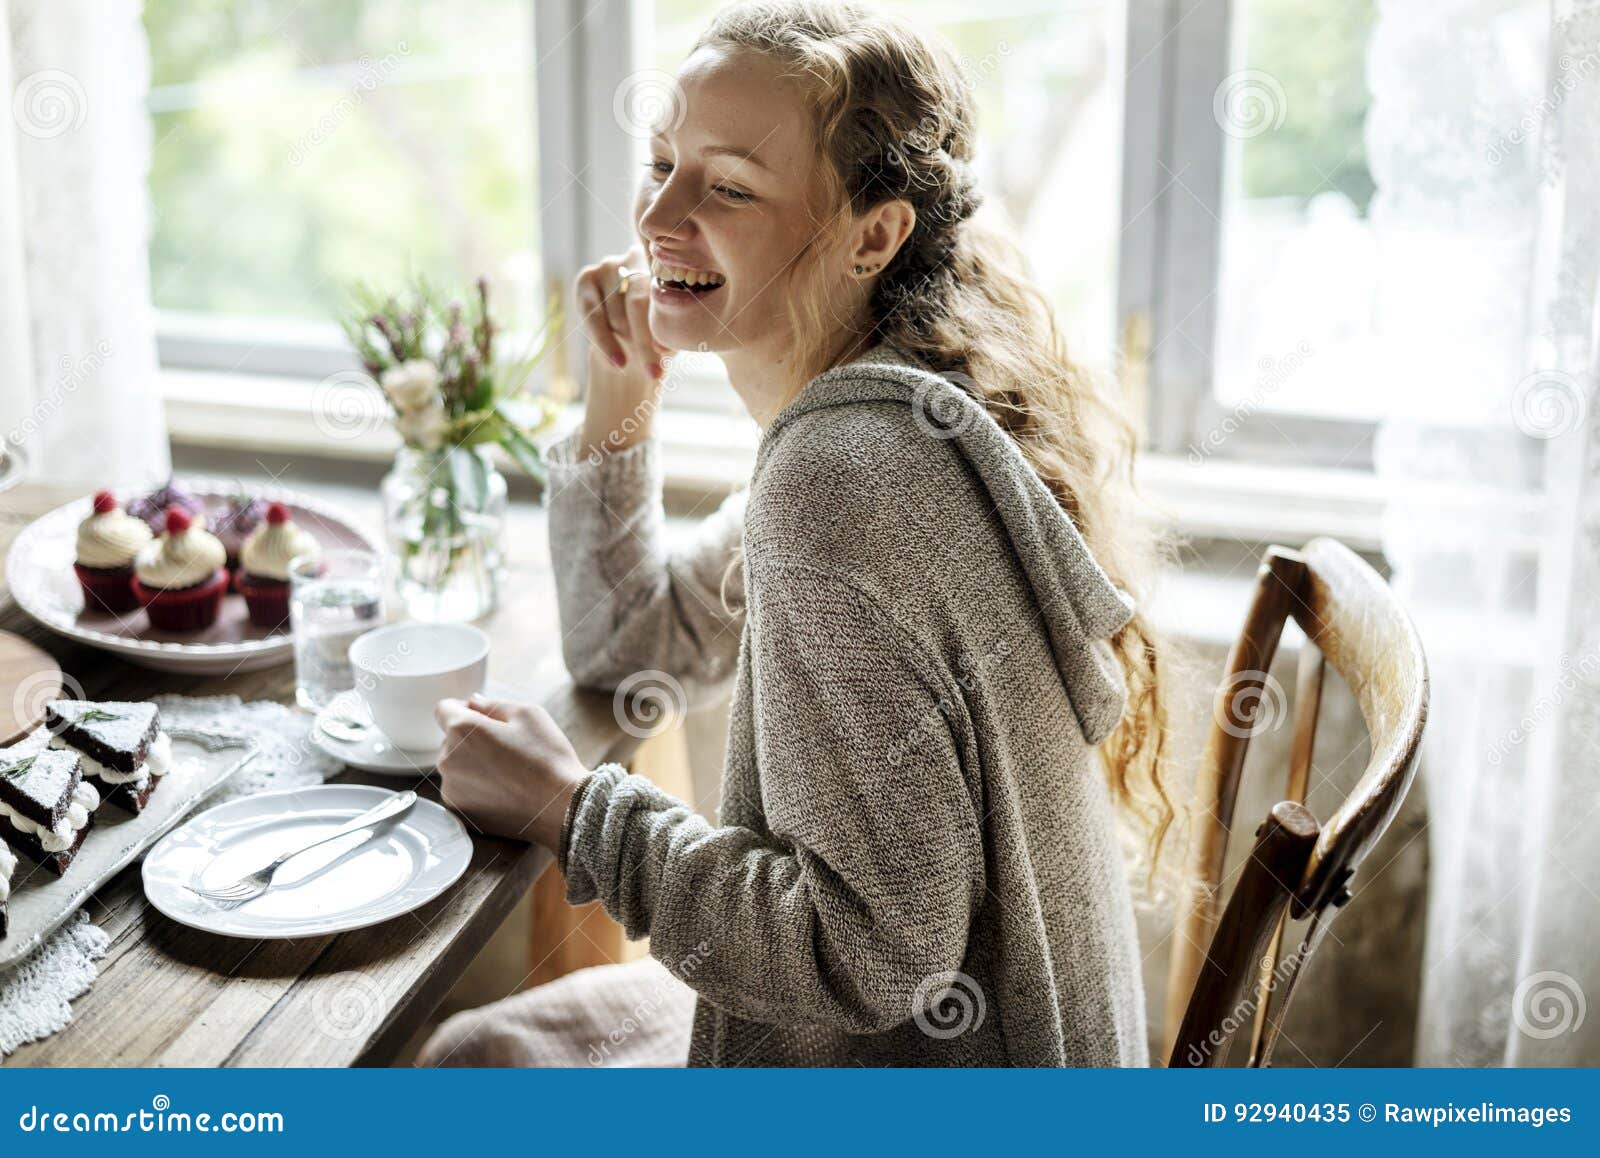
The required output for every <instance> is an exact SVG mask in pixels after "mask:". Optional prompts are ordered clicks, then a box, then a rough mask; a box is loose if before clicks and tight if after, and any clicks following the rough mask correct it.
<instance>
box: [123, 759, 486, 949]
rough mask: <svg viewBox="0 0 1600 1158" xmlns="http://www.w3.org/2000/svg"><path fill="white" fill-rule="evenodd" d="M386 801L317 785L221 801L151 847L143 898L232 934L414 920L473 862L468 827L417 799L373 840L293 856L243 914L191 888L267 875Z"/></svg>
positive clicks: (346, 787)
mask: <svg viewBox="0 0 1600 1158" xmlns="http://www.w3.org/2000/svg"><path fill="white" fill-rule="evenodd" d="M390 795H392V793H391V792H390V791H389V790H388V789H385V788H376V787H373V786H371V785H367V784H319V785H316V786H315V787H311V788H293V789H290V790H288V791H286V792H267V793H263V794H261V795H259V796H247V797H244V798H243V799H240V800H232V801H229V802H228V803H227V804H219V805H218V806H217V807H215V808H213V809H211V810H210V811H209V812H203V813H201V814H200V815H199V816H196V817H194V818H193V819H192V820H190V821H188V822H187V823H185V824H183V825H181V826H180V827H178V828H176V829H174V830H173V831H172V832H170V833H169V834H167V836H165V837H164V838H163V839H162V840H161V841H160V842H159V843H158V844H157V845H156V846H155V847H154V848H153V849H151V850H150V854H149V855H148V856H147V857H146V858H145V861H144V892H145V896H146V897H148V898H149V899H150V903H151V904H152V905H154V906H155V907H156V908H157V909H159V910H160V911H161V912H162V913H165V914H166V915H167V916H169V917H171V918H172V919H173V920H174V921H177V922H178V923H179V924H182V925H188V926H189V927H190V928H194V929H203V930H205V931H206V932H209V933H221V934H223V935H224V936H229V937H257V938H283V937H320V936H324V935H327V934H329V933H342V932H346V931H348V930H350V929H364V928H366V927H367V926H369V925H376V924H379V923H380V922H383V921H387V920H390V919H391V918H394V917H398V916H400V915H401V914H402V913H409V912H410V911H411V910H413V909H416V908H420V907H421V906H423V905H425V904H427V903H428V902H429V901H431V900H433V899H434V898H435V897H437V896H438V895H439V894H440V893H442V892H444V891H445V890H446V889H447V888H449V887H450V886H451V885H453V884H454V883H455V882H456V881H457V880H459V879H460V877H461V874H462V873H464V872H465V871H466V868H467V864H468V862H470V861H471V860H472V839H471V838H470V837H469V836H468V835H467V830H466V828H465V827H463V826H462V824H461V821H460V820H458V819H457V818H456V817H455V815H454V814H453V813H451V812H449V811H447V810H446V809H444V808H442V807H440V806H439V805H437V804H435V803H434V802H433V801H431V800H419V801H417V803H416V805H415V806H414V807H413V808H412V809H411V811H410V812H408V813H406V815H405V816H404V818H402V819H401V820H400V821H398V822H396V823H393V824H391V825H390V826H389V827H388V828H383V829H380V830H379V831H378V833H377V834H376V835H367V834H361V833H356V834H352V835H351V836H348V837H346V838H344V839H343V840H338V841H334V842H332V843H331V844H327V845H324V846H323V847H321V848H318V849H313V850H311V851H310V852H308V853H306V854H305V855H304V856H300V857H296V858H295V859H293V860H291V861H289V862H288V863H287V864H285V865H284V866H283V868H282V869H280V870H279V871H278V875H277V878H276V883H275V885H274V887H273V888H272V889H271V891H269V892H267V893H264V894H262V895H261V896H259V897H257V898H255V899H254V900H251V901H246V902H245V903H244V904H242V905H239V906H237V907H235V908H222V907H220V906H218V905H216V904H214V903H213V902H211V901H208V900H205V899H204V898H203V897H201V896H200V895H199V894H197V893H195V892H193V891H192V890H191V889H190V888H189V886H190V885H191V884H193V883H196V882H199V883H203V884H205V885H208V886H212V887H215V886H216V885H219V884H222V883H225V882H226V881H229V880H232V879H234V878H237V877H238V876H240V875H242V874H244V873H246V872H249V871H250V870H251V869H255V868H259V867H260V866H261V864H262V863H263V862H266V861H269V860H271V859H272V858H273V857H274V856H275V855H277V854H278V853H280V852H282V851H283V850H284V849H287V848H292V847H294V846H295V845H296V844H303V843H305V842H306V841H309V840H311V839H313V838H314V837H315V836H316V835H317V833H318V832H327V831H328V830H330V829H332V828H336V827H337V826H339V825H341V824H343V823H344V822H345V821H347V820H350V819H351V818H352V817H355V816H357V815H359V814H360V813H362V812H364V811H366V810H367V809H368V808H371V807H372V806H373V805H374V804H377V803H378V802H379V801H381V800H383V799H384V798H385V797H387V796H390Z"/></svg>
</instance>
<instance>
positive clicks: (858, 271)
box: [856, 265, 866, 275]
mask: <svg viewBox="0 0 1600 1158" xmlns="http://www.w3.org/2000/svg"><path fill="white" fill-rule="evenodd" d="M864 272H866V271H865V270H863V269H862V268H861V267H860V266H859V265H858V266H856V273H857V275H860V274H862V273H864Z"/></svg>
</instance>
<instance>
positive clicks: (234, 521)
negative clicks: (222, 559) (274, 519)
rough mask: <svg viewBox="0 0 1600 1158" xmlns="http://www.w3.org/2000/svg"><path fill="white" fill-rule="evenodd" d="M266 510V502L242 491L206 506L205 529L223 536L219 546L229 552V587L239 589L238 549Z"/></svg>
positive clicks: (241, 548) (242, 546)
mask: <svg viewBox="0 0 1600 1158" xmlns="http://www.w3.org/2000/svg"><path fill="white" fill-rule="evenodd" d="M266 514H267V504H266V503H265V502H263V501H262V500H260V499H258V498H256V497H255V496H253V495H247V494H245V493H244V492H243V491H240V492H239V493H238V494H236V495H234V496H233V497H232V498H227V499H218V500H216V501H214V502H211V503H208V504H207V506H206V529H207V530H208V531H210V532H211V533H212V534H213V535H215V536H216V537H217V538H219V539H221V540H222V549H223V550H225V551H226V552H227V553H228V562H227V564H226V565H227V568H228V573H229V575H230V576H232V580H231V582H230V583H229V589H230V590H233V591H237V590H238V589H239V584H238V578H239V553H240V551H242V550H243V549H244V541H245V540H246V539H248V538H249V537H250V533H251V532H252V531H254V530H255V529H256V528H257V527H258V526H260V525H261V520H262V519H263V518H265V517H266Z"/></svg>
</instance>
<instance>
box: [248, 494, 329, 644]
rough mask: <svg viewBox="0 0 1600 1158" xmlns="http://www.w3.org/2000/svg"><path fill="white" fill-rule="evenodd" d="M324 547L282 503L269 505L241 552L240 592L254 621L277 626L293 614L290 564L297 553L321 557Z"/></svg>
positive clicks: (258, 623) (262, 625) (267, 625)
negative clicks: (291, 608) (291, 515)
mask: <svg viewBox="0 0 1600 1158" xmlns="http://www.w3.org/2000/svg"><path fill="white" fill-rule="evenodd" d="M321 554H322V548H321V546H320V545H319V544H318V543H317V540H316V539H315V538H313V537H312V536H311V535H310V534H309V533H308V532H306V531H303V530H301V529H300V528H299V527H297V526H295V523H294V520H293V519H291V518H290V517H289V508H288V507H286V506H284V505H283V504H282V503H273V504H272V505H270V506H269V507H267V515H266V518H265V519H264V520H263V521H262V523H261V525H260V526H259V527H257V528H256V529H255V530H254V531H252V532H251V534H250V537H249V538H248V539H246V540H245V541H244V547H243V548H242V549H241V550H240V552H239V565H240V570H239V594H241V595H243V596H244V601H245V605H246V606H247V607H249V608H250V622H251V623H254V624H255V625H256V626H258V627H277V626H279V625H280V624H282V623H283V622H284V621H285V620H287V619H288V618H289V564H290V562H291V561H293V560H294V559H295V558H296V557H297V556H300V555H306V556H310V557H311V558H318V557H320V556H321Z"/></svg>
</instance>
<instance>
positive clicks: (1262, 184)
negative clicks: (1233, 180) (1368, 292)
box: [1234, 0, 1377, 214]
mask: <svg viewBox="0 0 1600 1158" xmlns="http://www.w3.org/2000/svg"><path fill="white" fill-rule="evenodd" d="M1234 11H1235V19H1243V20H1244V21H1245V27H1244V37H1245V64H1244V67H1249V68H1255V69H1260V70H1262V71H1263V72H1267V73H1270V74H1271V75H1272V76H1273V77H1274V78H1275V79H1276V80H1277V82H1278V83H1279V84H1281V85H1282V86H1283V95H1284V107H1285V110H1286V116H1285V117H1284V121H1283V124H1282V125H1280V126H1279V127H1278V128H1276V129H1274V130H1272V131H1270V132H1265V133H1262V134H1261V135H1260V136H1257V137H1252V138H1251V139H1249V140H1247V141H1245V142H1244V147H1243V149H1242V172H1241V178H1242V184H1243V192H1244V196H1245V197H1246V198H1257V197H1297V198H1301V199H1306V200H1309V199H1310V198H1311V197H1313V196H1315V195H1316V194H1317V193H1320V192H1327V191H1330V190H1336V191H1338V192H1341V193H1343V194H1344V195H1345V196H1347V197H1349V198H1350V200H1351V201H1352V202H1353V203H1354V204H1355V206H1356V208H1357V210H1359V211H1360V212H1361V213H1363V214H1364V213H1365V212H1366V208H1367V203H1368V202H1369V201H1370V200H1371V199H1372V193H1373V189H1374V185H1373V181H1372V174H1371V172H1370V171H1369V170H1368V168H1367V157H1366V149H1365V147H1364V144H1363V140H1362V130H1363V126H1364V125H1365V123H1366V116H1367V106H1368V104H1369V102H1370V96H1369V94H1368V91H1367V84H1366V51H1367V39H1368V36H1369V35H1370V33H1371V31H1372V26H1373V24H1374V23H1375V22H1376V19H1377V17H1376V13H1375V11H1374V5H1373V0H1249V2H1248V3H1244V4H1238V5H1235V9H1234Z"/></svg>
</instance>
